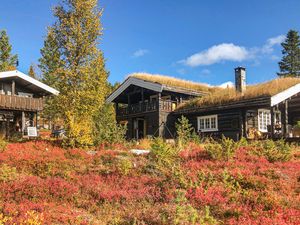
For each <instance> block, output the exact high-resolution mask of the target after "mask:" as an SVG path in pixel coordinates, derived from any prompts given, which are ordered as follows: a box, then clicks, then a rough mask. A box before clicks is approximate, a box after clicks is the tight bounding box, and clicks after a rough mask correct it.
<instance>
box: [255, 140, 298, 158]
mask: <svg viewBox="0 0 300 225" xmlns="http://www.w3.org/2000/svg"><path fill="white" fill-rule="evenodd" d="M254 147H255V150H254V153H255V154H256V155H258V156H264V157H266V159H267V160H268V161H269V162H276V161H288V160H289V159H290V158H291V156H292V154H291V153H292V148H291V146H290V145H289V144H288V143H285V141H284V140H283V139H281V140H278V141H273V140H265V141H260V142H255V143H254Z"/></svg>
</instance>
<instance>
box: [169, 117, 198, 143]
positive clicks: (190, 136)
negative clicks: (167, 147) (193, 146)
mask: <svg viewBox="0 0 300 225" xmlns="http://www.w3.org/2000/svg"><path fill="white" fill-rule="evenodd" d="M175 127H176V133H177V143H178V146H179V148H182V147H184V146H185V145H186V144H187V143H189V142H191V141H196V140H198V139H199V138H198V137H197V134H196V133H195V129H194V128H193V126H192V124H190V123H189V120H188V119H187V118H186V117H184V116H181V118H179V119H178V122H177V123H176V124H175Z"/></svg>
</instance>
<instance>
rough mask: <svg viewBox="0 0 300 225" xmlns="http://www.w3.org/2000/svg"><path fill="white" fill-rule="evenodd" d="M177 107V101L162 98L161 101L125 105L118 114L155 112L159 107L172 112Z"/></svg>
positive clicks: (119, 109) (161, 109)
mask: <svg viewBox="0 0 300 225" xmlns="http://www.w3.org/2000/svg"><path fill="white" fill-rule="evenodd" d="M176 107H177V103H176V102H174V101H169V100H166V101H164V100H161V101H159V102H158V101H152V102H141V103H137V104H131V105H128V106H125V107H119V108H118V110H117V116H125V115H131V114H137V113H145V112H155V111H158V109H159V110H160V111H163V112H172V111H174V110H175V109H176Z"/></svg>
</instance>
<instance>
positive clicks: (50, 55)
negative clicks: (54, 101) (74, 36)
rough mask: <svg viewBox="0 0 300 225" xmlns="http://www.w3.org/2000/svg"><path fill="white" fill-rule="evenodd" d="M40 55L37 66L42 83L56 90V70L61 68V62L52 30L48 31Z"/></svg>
mask: <svg viewBox="0 0 300 225" xmlns="http://www.w3.org/2000/svg"><path fill="white" fill-rule="evenodd" d="M41 55H42V57H41V58H40V59H39V65H38V66H39V68H40V70H41V72H42V81H43V83H45V84H47V85H49V86H51V87H54V88H58V78H59V77H58V70H59V69H60V68H62V67H63V61H62V60H61V54H60V51H59V46H58V43H57V40H56V38H55V34H54V32H53V29H52V28H49V29H48V34H47V37H46V39H45V41H44V47H43V48H42V49H41Z"/></svg>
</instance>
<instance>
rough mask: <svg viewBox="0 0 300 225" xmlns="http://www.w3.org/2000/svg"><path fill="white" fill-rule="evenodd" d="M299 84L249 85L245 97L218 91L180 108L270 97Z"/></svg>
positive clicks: (290, 81)
mask: <svg viewBox="0 0 300 225" xmlns="http://www.w3.org/2000/svg"><path fill="white" fill-rule="evenodd" d="M298 83H300V78H292V77H286V78H278V79H274V80H271V81H268V82H265V83H261V84H256V85H249V86H247V89H246V91H245V93H244V94H243V95H242V94H240V93H239V92H236V91H235V89H234V88H226V89H218V90H216V91H215V92H213V93H210V94H209V95H206V96H204V97H199V98H195V99H192V100H190V101H188V102H187V103H185V104H183V105H181V106H180V107H179V108H180V109H189V108H195V107H208V106H215V105H223V104H225V103H229V102H235V101H239V100H245V99H251V98H257V97H268V96H269V97H270V96H274V95H276V94H278V93H280V92H282V91H284V90H286V89H288V88H290V87H292V86H294V85H296V84H298Z"/></svg>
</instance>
